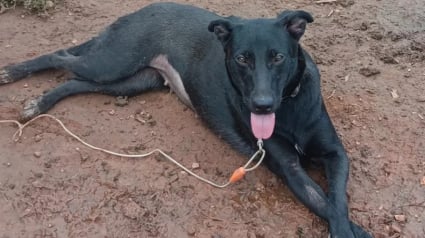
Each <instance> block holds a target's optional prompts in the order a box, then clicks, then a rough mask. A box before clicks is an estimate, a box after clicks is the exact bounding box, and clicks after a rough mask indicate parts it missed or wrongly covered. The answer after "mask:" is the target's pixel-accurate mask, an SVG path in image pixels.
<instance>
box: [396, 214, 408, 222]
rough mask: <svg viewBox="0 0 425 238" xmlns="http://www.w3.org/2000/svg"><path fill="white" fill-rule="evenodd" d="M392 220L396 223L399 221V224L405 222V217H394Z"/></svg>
mask: <svg viewBox="0 0 425 238" xmlns="http://www.w3.org/2000/svg"><path fill="white" fill-rule="evenodd" d="M394 219H395V220H396V221H399V222H405V221H406V216H405V215H394Z"/></svg>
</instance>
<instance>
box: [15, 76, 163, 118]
mask: <svg viewBox="0 0 425 238" xmlns="http://www.w3.org/2000/svg"><path fill="white" fill-rule="evenodd" d="M163 87H165V86H164V80H163V79H162V77H161V75H160V74H159V73H158V71H157V70H155V69H153V68H145V69H143V70H141V71H139V72H138V73H137V74H135V75H133V76H131V77H129V78H127V79H122V80H118V81H115V82H112V83H109V84H99V83H96V82H93V81H85V80H80V79H78V78H74V79H71V80H69V81H67V82H65V83H63V84H61V85H59V86H58V87H56V88H54V89H52V90H50V91H49V92H47V93H45V94H43V95H41V96H39V97H37V98H36V99H33V100H31V101H29V102H28V103H26V105H25V106H24V110H23V112H22V115H21V120H23V121H26V120H28V119H31V118H33V117H35V116H37V115H39V114H42V113H45V112H46V111H48V110H49V109H50V108H52V107H53V106H54V105H55V104H56V103H57V102H58V101H60V100H61V99H63V98H65V97H68V96H72V95H76V94H81V93H93V92H94V93H103V94H107V95H113V96H135V95H137V94H139V93H141V92H144V91H148V90H154V89H160V88H163Z"/></svg>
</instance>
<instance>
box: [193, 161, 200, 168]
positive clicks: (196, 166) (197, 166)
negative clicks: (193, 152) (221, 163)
mask: <svg viewBox="0 0 425 238" xmlns="http://www.w3.org/2000/svg"><path fill="white" fill-rule="evenodd" d="M199 167H200V166H199V163H196V162H195V163H193V164H192V169H199Z"/></svg>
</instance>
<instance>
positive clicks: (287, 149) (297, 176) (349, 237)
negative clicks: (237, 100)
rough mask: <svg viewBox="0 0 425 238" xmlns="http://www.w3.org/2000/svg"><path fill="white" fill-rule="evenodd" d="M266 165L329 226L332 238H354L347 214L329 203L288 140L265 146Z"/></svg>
mask: <svg viewBox="0 0 425 238" xmlns="http://www.w3.org/2000/svg"><path fill="white" fill-rule="evenodd" d="M264 147H265V150H266V152H267V153H268V156H267V159H266V164H267V166H268V167H269V169H270V170H271V171H273V172H274V173H275V174H277V175H278V176H279V177H281V178H282V179H283V180H284V181H285V182H286V183H287V185H288V187H289V188H290V189H291V191H292V192H293V193H294V194H295V196H296V197H297V198H298V199H299V200H300V201H301V202H302V203H303V204H304V205H305V206H306V207H308V208H309V209H310V210H311V211H312V212H314V213H315V214H316V215H317V216H319V217H321V218H323V219H325V220H326V221H327V222H328V223H329V230H330V233H331V236H332V237H340V238H354V237H355V236H354V234H353V233H352V231H351V228H350V222H349V220H348V217H347V213H346V212H344V213H342V214H341V213H340V211H339V209H338V208H337V207H335V205H334V204H333V203H332V202H331V201H330V200H329V198H328V197H327V196H326V194H325V192H324V191H323V190H322V188H321V187H320V186H319V185H318V184H317V183H315V182H314V181H313V180H312V179H311V178H310V177H309V176H308V174H307V173H306V172H305V170H304V169H303V168H302V167H301V164H300V161H299V156H298V153H297V151H296V149H295V147H294V146H292V145H291V144H290V143H289V142H288V141H287V140H284V139H282V140H280V139H277V138H272V139H270V140H267V141H265V142H264Z"/></svg>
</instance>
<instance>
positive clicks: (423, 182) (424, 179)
mask: <svg viewBox="0 0 425 238" xmlns="http://www.w3.org/2000/svg"><path fill="white" fill-rule="evenodd" d="M421 185H424V186H425V176H423V177H422V180H421Z"/></svg>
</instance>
